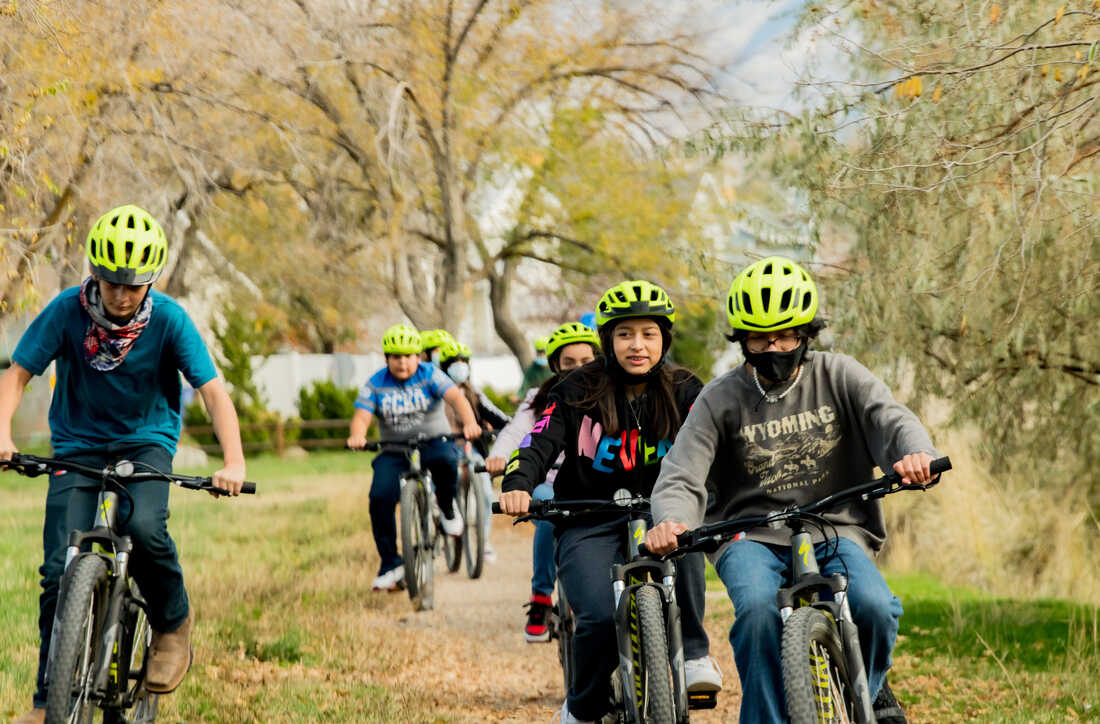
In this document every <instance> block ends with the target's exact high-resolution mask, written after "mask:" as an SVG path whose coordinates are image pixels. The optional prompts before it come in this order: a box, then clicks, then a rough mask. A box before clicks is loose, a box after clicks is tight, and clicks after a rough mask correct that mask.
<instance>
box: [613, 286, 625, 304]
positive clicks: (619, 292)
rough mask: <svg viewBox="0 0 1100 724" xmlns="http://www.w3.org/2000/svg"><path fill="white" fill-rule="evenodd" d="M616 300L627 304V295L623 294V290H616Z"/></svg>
mask: <svg viewBox="0 0 1100 724" xmlns="http://www.w3.org/2000/svg"><path fill="white" fill-rule="evenodd" d="M615 298H616V299H618V300H619V301H620V302H622V303H623V304H626V295H625V294H623V290H622V289H616V290H615Z"/></svg>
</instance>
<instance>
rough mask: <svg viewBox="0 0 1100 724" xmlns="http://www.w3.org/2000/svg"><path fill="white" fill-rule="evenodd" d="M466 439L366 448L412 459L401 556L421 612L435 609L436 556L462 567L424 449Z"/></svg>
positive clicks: (404, 487)
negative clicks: (423, 458)
mask: <svg viewBox="0 0 1100 724" xmlns="http://www.w3.org/2000/svg"><path fill="white" fill-rule="evenodd" d="M464 439H465V438H463V437H460V436H454V435H439V436H437V437H431V438H429V437H423V436H418V437H416V438H414V439H412V440H394V441H389V440H382V441H371V442H368V443H367V444H366V445H365V446H364V447H363V449H364V450H372V451H375V452H378V451H393V452H401V453H404V455H405V456H406V457H407V458H408V460H409V469H408V470H407V471H406V472H404V473H402V474H401V478H400V486H401V497H400V504H401V557H402V559H403V560H404V566H405V589H406V590H407V591H408V593H409V599H410V600H411V601H412V604H413V608H414V609H415V610H417V611H428V610H431V609H432V608H434V607H435V570H434V568H435V556H436V555H438V554H439V552H440V550H442V551H443V552H444V560H445V561H446V564H447V570H448V571H450V572H451V573H454V572H455V571H457V570H458V568H459V566H460V565H462V558H461V554H460V552H459V546H460V543H459V541H458V539H457V538H456V537H454V536H450V535H447V534H446V533H445V532H444V531H443V524H442V522H441V521H440V517H441V516H442V513H441V512H440V510H439V505H438V504H437V503H436V498H435V485H434V484H433V483H432V473H431V471H430V470H427V469H426V468H423V467H421V465H420V448H421V447H422V446H425V445H427V444H428V443H432V442H436V441H443V442H453V441H456V440H464Z"/></svg>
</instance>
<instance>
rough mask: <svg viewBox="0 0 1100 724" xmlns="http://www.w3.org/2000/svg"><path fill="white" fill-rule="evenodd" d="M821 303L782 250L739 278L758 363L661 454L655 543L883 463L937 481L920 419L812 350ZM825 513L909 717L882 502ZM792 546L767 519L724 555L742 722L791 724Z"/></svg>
mask: <svg viewBox="0 0 1100 724" xmlns="http://www.w3.org/2000/svg"><path fill="white" fill-rule="evenodd" d="M818 301H819V297H818V292H817V287H816V285H815V284H814V282H813V280H812V279H811V278H810V275H809V274H807V273H806V271H805V270H804V269H803V268H802V267H801V266H799V265H798V264H796V263H794V262H793V261H791V260H789V259H785V258H783V257H768V258H765V259H761V260H760V261H757V262H755V263H754V264H751V265H750V266H748V267H747V268H746V269H744V270H743V271H742V272H741V273H740V274H739V275H738V276H737V278H736V279H735V280H734V282H733V284H732V285H731V287H730V291H729V296H728V297H727V310H726V311H727V314H728V318H729V322H730V325H731V326H732V327H733V333H732V334H731V335H730V340H731V341H733V342H737V343H739V344H740V345H741V350H742V352H743V353H744V355H745V363H744V364H743V365H740V366H738V367H737V368H735V369H733V370H731V371H730V372H727V373H726V374H724V375H722V376H720V377H718V378H717V379H715V380H714V381H712V382H711V383H710V384H708V385H707V386H706V387H705V388H704V389H703V391H702V392H701V393H700V394H699V397H698V398H697V399H696V400H695V404H694V406H693V407H692V409H691V412H690V413H689V414H688V416H687V419H686V420H685V421H684V425H683V427H682V428H681V429H680V432H679V434H678V435H677V437H676V441H675V443H674V444H673V446H672V449H671V450H670V451H669V453H668V455H667V456H666V457H665V459H664V461H663V462H662V464H661V471H660V475H659V477H658V479H657V482H656V484H655V485H654V488H653V494H652V506H653V519H654V521H655V522H656V523H657V525H656V526H655V527H654V528H652V529H651V530H650V531H649V532H648V534H647V535H646V546H647V547H648V548H649V549H650V550H651V551H654V552H656V553H667V552H669V551H670V550H672V549H673V548H675V546H676V535H677V534H679V533H682V532H684V531H685V530H689V529H691V528H696V527H698V526H699V525H701V524H702V523H704V522H707V523H711V522H717V521H721V520H729V519H732V518H737V517H743V516H750V515H760V514H766V513H769V512H774V511H778V510H782V509H783V508H785V507H787V506H788V505H791V504H797V505H804V504H807V503H810V502H813V501H815V500H818V499H820V498H823V497H825V496H827V495H829V494H831V493H834V492H837V491H839V490H842V489H844V488H847V487H850V486H852V485H854V484H857V483H861V482H864V481H867V480H870V479H871V478H872V476H873V469H874V467H875V466H876V465H877V466H878V467H879V468H881V469H882V470H891V469H892V470H895V471H897V472H898V473H899V474H901V475H902V477H903V479H904V480H905V482H913V483H925V482H928V481H929V480H931V478H932V476H931V473H930V470H929V464H930V463H931V461H932V460H933V458H934V457H936V456H937V452H936V450H935V448H934V447H933V445H932V441H931V439H930V437H929V435H928V433H927V432H926V431H925V429H924V427H923V426H922V425H921V423H920V421H919V420H918V419H917V417H916V416H915V415H914V414H913V413H912V412H911V411H910V410H909V409H908V408H906V407H905V406H904V405H902V404H901V403H899V402H898V401H897V400H895V399H894V397H893V395H892V394H891V393H890V390H889V389H888V388H887V387H886V385H885V384H884V383H883V382H882V381H881V380H879V379H878V378H877V377H875V376H874V375H873V374H871V372H869V371H868V370H867V368H865V367H864V366H863V365H861V364H860V363H859V362H857V361H856V360H855V359H853V358H851V357H849V356H847V355H843V354H834V353H830V352H819V351H811V350H810V345H811V343H812V341H813V340H814V339H815V338H816V336H817V334H818V332H819V331H820V330H821V329H822V328H823V327H824V324H823V322H822V321H821V320H820V319H819V318H818V317H817V310H818ZM708 491H709V492H710V494H711V495H712V496H713V500H712V501H710V504H709V505H708ZM704 510H705V513H704ZM704 517H705V520H704ZM825 517H826V518H827V519H828V520H829V522H830V523H831V524H832V526H834V527H835V529H836V531H837V533H838V534H839V536H840V538H839V540H838V542H837V551H836V555H835V556H834V557H833V558H832V559H831V560H829V561H827V562H826V563H825V565H824V566H823V573H825V574H826V575H828V574H830V573H833V572H836V571H844V570H845V569H846V570H847V573H848V576H849V579H850V584H849V590H848V595H849V602H850V604H851V607H852V614H853V616H854V618H855V621H856V624H857V625H858V626H859V629H860V632H861V646H862V649H863V660H864V661H865V662H866V665H867V668H868V681H869V685H870V690H871V692H872V694H878V696H877V697H876V700H875V709H876V712H878V714H879V717H880V718H879V722H883V721H890V722H904V721H905V719H904V713H903V712H902V711H901V709H900V707H898V706H897V704H896V701H895V700H894V699H893V695H892V693H891V692H890V690H889V686H887V685H885V680H886V672H887V670H888V669H889V668H890V663H891V652H892V651H893V648H894V641H895V638H896V636H897V630H898V619H899V617H900V616H901V613H902V609H901V602H900V601H898V599H897V598H896V597H895V596H894V595H893V594H892V593H891V591H890V589H889V587H888V586H887V585H886V582H885V580H883V578H882V575H881V574H880V573H879V571H878V568H877V567H876V566H875V563H874V556H875V555H876V554H877V553H878V551H879V550H880V549H881V548H882V545H883V542H884V541H885V539H886V529H885V521H884V518H883V512H882V503H881V501H879V500H874V501H867V502H860V503H855V504H852V505H849V506H847V507H844V508H839V509H834V510H833V511H831V512H829V513H827V514H826V515H825ZM818 535H819V538H818V539H817V540H816V541H815V542H816V543H817V546H818V552H819V553H820V552H821V551H822V548H823V546H824V543H823V541H822V540H821V539H820V534H818ZM788 541H789V533H788V532H787V531H786V530H785V529H780V530H775V529H772V528H768V527H763V528H758V529H754V530H750V531H747V532H746V533H745V534H744V535H743V536H739V537H738V539H737V540H734V541H732V542H729V543H727V544H725V545H724V546H723V547H721V548H720V549H718V550H717V551H716V552H715V553H713V554H711V562H712V563H713V564H714V567H715V570H716V571H717V572H718V575H719V577H720V578H721V579H722V582H723V583H724V584H725V586H726V590H727V592H728V593H729V597H730V600H731V601H732V602H733V606H734V611H735V616H736V619H735V621H734V623H733V627H732V629H731V631H730V642H731V644H732V645H733V653H734V660H735V661H736V663H737V673H738V675H739V676H740V678H741V690H742V700H741V721H742V722H782V721H786V720H787V715H786V705H785V703H784V695H783V684H782V675H781V673H780V671H781V670H780V661H779V653H780V635H781V631H780V629H781V623H780V617H779V611H778V609H777V608H776V604H775V594H776V591H777V590H778V589H779V588H780V586H782V585H784V581H785V577H786V575H787V573H788V569H789V566H790V562H789V547H788V548H787V549H785V548H784V547H783V544H785V543H787V542H788ZM830 548H831V546H830ZM819 557H820V556H819ZM891 715H892V716H893V717H894V718H893V719H891V718H888V717H889V716H891Z"/></svg>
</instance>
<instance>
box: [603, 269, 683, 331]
mask: <svg viewBox="0 0 1100 724" xmlns="http://www.w3.org/2000/svg"><path fill="white" fill-rule="evenodd" d="M630 317H656V318H657V319H664V320H666V321H667V322H668V323H669V325H671V324H672V323H673V322H675V321H676V307H674V306H673V304H672V300H671V299H669V296H668V292H666V291H665V290H664V289H661V288H660V287H659V286H657V285H656V284H653V283H651V282H647V281H643V280H641V279H638V280H634V281H628V282H622V283H620V284H616V285H615V286H613V287H611V288H610V289H608V290H607V291H606V292H604V293H603V296H602V297H600V301H599V303H598V304H596V326H597V327H598V328H601V329H602V328H603V326H604V325H605V324H607V323H608V322H617V321H618V320H620V319H627V318H630Z"/></svg>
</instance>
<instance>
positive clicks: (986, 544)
mask: <svg viewBox="0 0 1100 724" xmlns="http://www.w3.org/2000/svg"><path fill="white" fill-rule="evenodd" d="M940 448H941V450H945V451H947V452H948V454H950V456H951V460H952V462H953V464H954V469H953V470H952V471H951V472H949V473H948V474H946V475H944V476H943V482H942V483H941V484H940V485H939V486H938V487H936V488H935V489H933V490H931V491H929V492H928V493H925V494H918V493H904V494H900V495H894V496H891V497H890V498H888V499H887V501H886V513H887V530H888V531H889V534H890V538H889V540H888V542H887V548H886V553H885V566H886V567H887V568H888V569H889V570H892V571H899V572H905V571H924V572H928V573H932V574H934V575H935V576H936V577H937V578H939V579H941V580H942V581H943V582H944V583H948V584H953V585H965V586H973V587H975V588H978V589H981V590H983V591H988V592H991V593H994V594H999V595H1006V596H1013V597H1024V598H1030V597H1057V598H1072V599H1075V600H1078V601H1090V602H1095V601H1100V536H1098V535H1097V534H1098V533H1100V523H1098V521H1097V520H1096V518H1095V517H1093V515H1092V514H1091V511H1090V509H1089V506H1088V504H1087V502H1086V499H1085V495H1084V493H1083V492H1078V493H1073V492H1070V493H1067V492H1066V489H1065V487H1064V486H1061V485H1055V484H1053V483H1054V482H1055V481H1034V482H1033V483H1032V484H1025V483H1022V482H1019V481H1012V480H1008V479H996V478H993V477H992V476H990V475H989V474H988V473H986V472H985V470H984V469H983V468H982V466H981V464H980V461H979V460H978V459H977V458H976V456H975V455H974V453H973V452H972V448H971V446H970V445H969V444H968V443H967V442H966V440H965V438H964V437H962V436H957V437H956V438H955V439H954V440H951V439H949V440H948V441H947V442H945V443H941V444H940Z"/></svg>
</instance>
